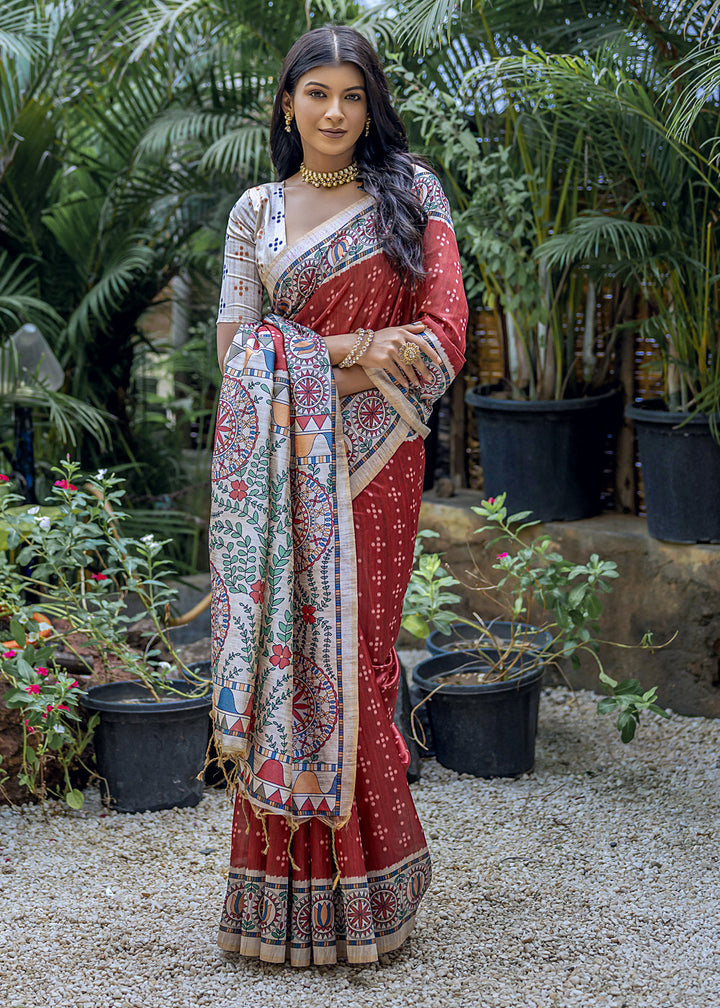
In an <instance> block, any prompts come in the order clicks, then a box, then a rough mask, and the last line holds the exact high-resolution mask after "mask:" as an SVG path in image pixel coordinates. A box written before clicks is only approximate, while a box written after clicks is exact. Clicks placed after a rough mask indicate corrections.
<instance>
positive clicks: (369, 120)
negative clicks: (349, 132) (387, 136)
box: [365, 116, 372, 136]
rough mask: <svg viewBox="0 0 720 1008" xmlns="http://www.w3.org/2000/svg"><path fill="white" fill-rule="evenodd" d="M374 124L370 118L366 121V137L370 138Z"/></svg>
mask: <svg viewBox="0 0 720 1008" xmlns="http://www.w3.org/2000/svg"><path fill="white" fill-rule="evenodd" d="M371 122H372V120H371V118H370V116H368V117H367V119H366V120H365V136H370V123H371Z"/></svg>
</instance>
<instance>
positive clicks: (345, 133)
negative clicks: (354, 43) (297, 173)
mask: <svg viewBox="0 0 720 1008" xmlns="http://www.w3.org/2000/svg"><path fill="white" fill-rule="evenodd" d="M283 109H284V110H287V111H290V112H292V114H293V115H294V116H295V122H296V124H297V128H298V132H299V133H300V139H301V140H302V145H303V157H304V160H305V163H306V164H307V165H308V167H309V168H313V169H314V170H315V171H328V170H329V171H332V170H335V169H337V168H342V167H345V166H346V165H348V164H349V163H350V161H351V160H352V155H353V151H354V150H355V144H356V143H357V141H358V139H359V137H360V136H361V134H362V132H363V130H364V128H365V119H366V117H367V92H366V90H365V78H364V77H363V75H362V72H361V71H360V70H359V69H358V67H356V66H355V64H354V63H341V64H340V65H339V66H318V67H314V68H313V69H312V70H310V71H308V73H306V74H303V75H302V77H300V78H299V80H298V82H297V87H296V88H295V94H294V95H293V96H292V97H291V96H290V95H289V94H287V92H286V93H285V95H284V96H283Z"/></svg>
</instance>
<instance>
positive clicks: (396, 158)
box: [270, 26, 427, 288]
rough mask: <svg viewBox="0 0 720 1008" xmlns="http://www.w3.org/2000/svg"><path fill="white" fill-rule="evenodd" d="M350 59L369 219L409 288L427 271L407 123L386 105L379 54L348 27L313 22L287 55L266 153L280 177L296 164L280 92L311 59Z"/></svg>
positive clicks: (291, 90) (297, 149)
mask: <svg viewBox="0 0 720 1008" xmlns="http://www.w3.org/2000/svg"><path fill="white" fill-rule="evenodd" d="M340 63H353V64H355V66H357V68H358V69H359V70H360V72H361V73H362V75H363V77H364V78H365V88H366V94H367V103H368V113H369V114H370V120H371V122H370V133H369V135H368V136H365V134H364V133H363V134H362V135H361V136H360V139H359V140H358V142H357V145H356V147H355V160H356V161H357V163H358V169H359V176H360V180H361V181H362V185H363V189H364V190H365V192H366V193H368V194H369V195H370V196H372V197H374V199H375V226H376V230H377V236H378V241H379V243H380V247H381V248H382V250H383V252H384V253H385V255H386V256H387V258H388V259H389V260H390V262H391V263H392V264H393V265H394V266H395V268H396V269H397V270H398V272H399V273H400V276H401V277H402V280H403V283H404V284H405V285H406V286H408V287H411V288H412V287H414V286H415V285H416V283H417V282H418V280H421V279H422V278H423V277H424V276H425V271H424V269H423V248H422V239H423V233H424V231H425V227H426V226H427V214H426V213H425V211H424V210H423V208H422V206H421V205H420V203H419V201H418V200H417V199H416V197H415V195H414V194H413V192H412V189H411V187H412V183H413V178H414V174H415V164H417V163H419V162H418V160H416V159H415V158H413V156H412V155H411V154H410V153H409V151H408V142H407V136H406V133H405V127H404V126H403V124H402V122H401V120H400V117H399V116H398V114H397V112H396V111H395V109H394V108H393V106H392V101H391V99H390V89H389V87H388V82H387V78H386V77H385V74H384V72H383V69H382V66H381V65H380V60H379V59H378V56H377V53H376V52H375V50H374V49H373V47H372V46H371V45H370V43H369V42H368V40H367V39H366V38H364V37H363V36H362V35H361V34H360V33H359V32H356V31H355V30H354V29H353V28H347V27H343V26H338V27H333V26H329V27H326V28H315V29H313V30H312V31H309V32H306V34H305V35H302V36H301V37H300V38H299V39H298V40H297V42H296V43H295V44H294V45H293V47H292V48H291V50H290V52H289V53H288V54H287V56H286V57H285V62H284V63H283V67H282V71H281V73H280V81H279V83H278V90H277V95H276V96H275V105H274V106H273V113H272V120H271V123H270V153H271V156H272V160H273V164H274V165H275V170H276V171H277V173H278V177H279V178H280V179H286V178H289V177H290V176H291V175H294V174H295V172H297V171H298V170H299V168H300V163H301V161H302V143H301V141H300V134H299V133H298V129H297V125H296V124H295V121H294V120H293V122H292V127H291V132H290V133H287V132H286V130H285V116H284V113H283V108H282V98H283V93H284V92H285V91H287V93H288V94H289V95H294V94H295V88H296V86H297V82H298V80H299V79H300V78H301V77H302V76H303V74H306V73H307V72H308V71H309V70H312V69H313V68H314V67H317V66H338V65H339V64H340Z"/></svg>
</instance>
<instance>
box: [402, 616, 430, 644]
mask: <svg viewBox="0 0 720 1008" xmlns="http://www.w3.org/2000/svg"><path fill="white" fill-rule="evenodd" d="M400 622H401V624H402V626H403V628H404V629H405V630H407V632H408V633H411V634H412V635H413V637H419V638H420V639H421V640H425V638H426V637H428V636H429V635H430V627H429V626H428V624H427V623H426V621H425V620H424V619H423V618H422V616H418V615H417V613H412V614H411V615H410V616H403V618H402V620H401V621H400Z"/></svg>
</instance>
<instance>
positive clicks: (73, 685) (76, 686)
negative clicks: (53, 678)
mask: <svg viewBox="0 0 720 1008" xmlns="http://www.w3.org/2000/svg"><path fill="white" fill-rule="evenodd" d="M68 689H80V683H79V682H78V681H77V679H73V681H72V682H71V683H70V685H69V686H68Z"/></svg>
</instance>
